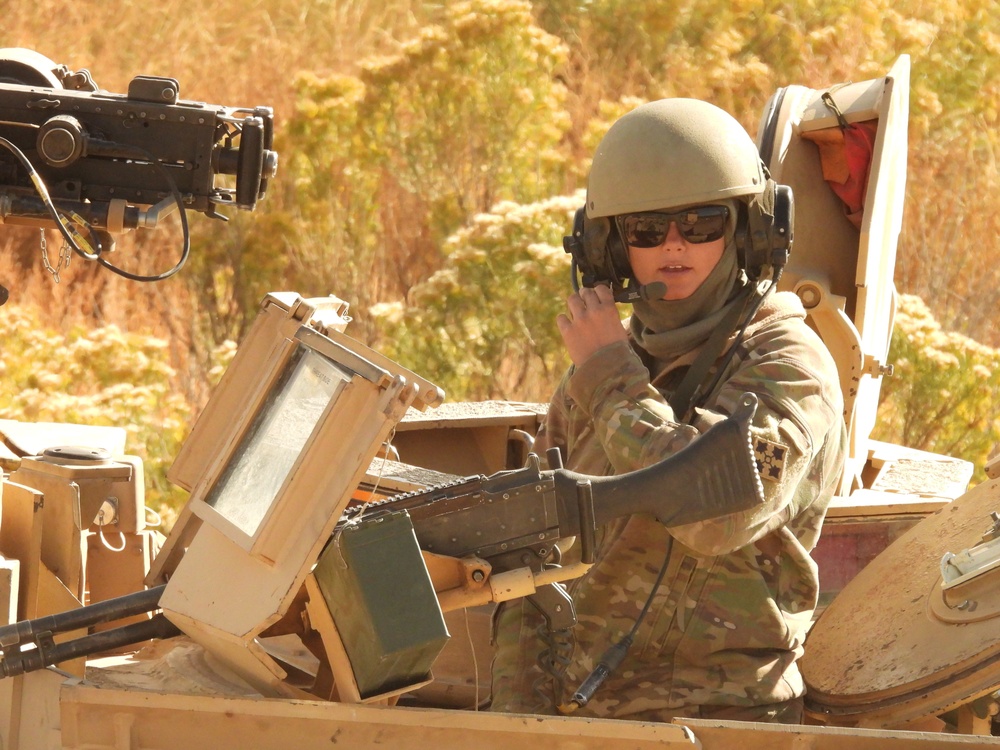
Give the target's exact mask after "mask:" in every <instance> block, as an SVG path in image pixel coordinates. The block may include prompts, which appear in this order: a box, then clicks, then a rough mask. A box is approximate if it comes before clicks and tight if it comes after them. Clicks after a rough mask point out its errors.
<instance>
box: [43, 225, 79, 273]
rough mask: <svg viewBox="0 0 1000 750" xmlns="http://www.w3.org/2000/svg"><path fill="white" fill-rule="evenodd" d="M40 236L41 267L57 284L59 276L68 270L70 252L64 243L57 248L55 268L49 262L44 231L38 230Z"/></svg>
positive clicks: (47, 244)
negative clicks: (57, 254) (57, 257)
mask: <svg viewBox="0 0 1000 750" xmlns="http://www.w3.org/2000/svg"><path fill="white" fill-rule="evenodd" d="M38 233H39V236H40V238H41V239H40V244H41V248H42V265H43V266H45V270H46V271H48V272H49V273H50V274H52V278H53V280H54V281H55V282H56V283H57V284H58V283H59V274H60V273H61V272H62V270H63V269H66V268H69V261H70V258H71V257H72V251H71V249H70V247H69V245H68V244H67V243H66V242H63V244H62V247H60V248H59V260H58V261H56V265H55V267H53V266H52V264H51V263H50V262H49V243H48V242H47V241H46V239H45V230H44V229H39V230H38Z"/></svg>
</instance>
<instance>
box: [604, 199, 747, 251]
mask: <svg viewBox="0 0 1000 750" xmlns="http://www.w3.org/2000/svg"><path fill="white" fill-rule="evenodd" d="M728 218H729V209H728V208H727V207H726V206H695V207H693V208H688V209H685V210H683V211H678V212H677V213H664V212H662V211H644V212H642V213H639V214H622V215H621V216H619V217H618V228H619V229H620V230H621V233H622V237H624V238H625V242H626V243H628V244H629V245H630V246H631V247H659V246H660V245H662V244H663V241H664V240H665V239H666V238H667V234H668V233H669V232H670V224H671V223H672V222H676V223H677V230H678V231H679V232H680V233H681V236H682V237H683V238H684V239H685V240H687V241H688V242H690V243H691V244H693V245H700V244H702V243H703V242H714V241H715V240H717V239H719V238H720V237H722V236H723V235H724V234H725V233H726V220H727V219H728Z"/></svg>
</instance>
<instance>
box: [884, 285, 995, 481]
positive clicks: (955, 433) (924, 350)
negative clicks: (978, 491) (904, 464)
mask: <svg viewBox="0 0 1000 750" xmlns="http://www.w3.org/2000/svg"><path fill="white" fill-rule="evenodd" d="M889 361H890V362H892V363H893V366H894V369H895V372H894V374H893V376H892V377H889V378H886V379H884V380H883V381H882V392H881V397H880V400H881V404H880V406H879V421H878V423H877V425H876V428H875V433H874V434H873V437H875V438H876V439H879V440H885V441H888V442H893V443H898V444H900V445H906V446H909V447H912V448H917V449H920V450H928V451H932V452H935V453H942V454H945V455H950V456H955V457H956V458H963V459H965V460H967V461H971V462H972V463H973V464H974V465H975V467H976V478H977V479H982V478H983V471H982V469H983V465H984V464H985V462H986V460H987V459H988V458H990V456H991V454H992V453H993V451H994V450H995V449H996V447H997V445H1000V418H998V417H997V412H996V408H995V405H996V404H997V403H1000V350H998V349H994V348H992V347H989V346H984V345H983V344H979V343H977V342H976V341H973V340H972V339H970V338H968V337H967V336H963V335H962V334H959V333H955V332H950V331H945V330H943V329H942V327H941V325H940V324H939V323H938V321H937V320H935V318H934V316H933V315H932V314H931V312H930V309H929V308H928V306H927V305H926V304H925V303H924V301H923V300H921V299H920V298H919V297H916V296H914V295H909V294H904V295H901V296H900V298H899V307H898V311H897V313H896V324H895V331H894V335H893V340H892V345H891V347H890V350H889Z"/></svg>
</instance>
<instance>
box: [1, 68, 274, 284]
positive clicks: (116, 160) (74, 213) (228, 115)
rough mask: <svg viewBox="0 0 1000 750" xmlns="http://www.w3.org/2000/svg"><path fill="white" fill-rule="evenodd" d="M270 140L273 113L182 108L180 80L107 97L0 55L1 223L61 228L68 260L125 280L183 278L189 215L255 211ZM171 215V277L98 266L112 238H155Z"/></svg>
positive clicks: (81, 75)
mask: <svg viewBox="0 0 1000 750" xmlns="http://www.w3.org/2000/svg"><path fill="white" fill-rule="evenodd" d="M273 141H274V116H273V113H272V110H271V109H270V108H269V107H253V108H245V107H225V106H218V105H212V104H205V103H202V102H194V101H184V100H181V99H180V98H179V85H178V82H177V81H176V80H175V79H173V78H164V77H157V76H137V77H135V78H133V79H132V82H131V83H130V84H129V87H128V93H127V94H125V95H122V94H113V93H108V92H106V91H101V90H99V89H98V87H97V85H96V84H95V83H94V81H93V79H92V77H91V75H90V72H89V71H87V70H80V71H78V72H73V71H70V70H68V69H67V68H66V66H64V65H57V64H55V63H54V62H52V61H51V60H49V59H48V58H46V57H44V56H43V55H40V54H38V53H37V52H33V51H31V50H25V49H0V147H2V148H0V223H7V224H22V225H29V226H38V227H42V228H56V229H59V230H60V232H61V233H62V234H63V237H64V239H65V240H66V243H67V245H68V246H69V247H70V248H72V249H73V251H74V252H76V253H77V254H79V255H82V256H83V257H85V258H88V259H89V260H96V261H98V262H99V263H101V264H102V265H104V266H105V267H107V268H109V269H110V270H113V271H115V272H117V273H120V274H121V275H123V276H126V277H127V278H132V279H134V280H140V281H152V280H160V279H162V278H166V277H168V276H170V275H172V274H173V273H176V272H177V271H178V270H179V269H180V267H181V266H182V265H183V263H184V261H185V260H186V258H187V252H188V249H189V237H188V227H187V219H186V216H185V211H186V209H188V208H190V209H193V210H195V211H199V212H201V213H204V214H205V215H207V216H209V217H211V218H215V219H223V220H225V218H226V217H225V216H223V215H222V214H220V213H218V211H217V209H218V208H219V207H225V206H236V207H237V208H240V209H244V210H248V211H251V210H253V209H254V208H255V207H256V205H257V201H259V200H260V199H262V198H263V197H264V195H265V193H266V192H267V186H268V180H269V179H270V178H272V177H273V176H274V175H275V173H276V170H277V164H278V156H277V153H276V152H275V151H274V150H273ZM216 175H234V176H235V178H236V179H235V187H224V186H221V185H217V184H216ZM175 209H176V210H178V211H179V212H180V218H181V225H182V229H183V233H184V247H183V250H182V253H181V257H180V260H179V262H178V263H177V264H176V266H175V267H174V268H173V269H171V270H170V271H168V272H167V273H163V274H158V275H156V276H150V277H147V276H137V275H135V274H130V273H128V272H125V271H123V270H121V269H119V268H117V267H115V266H112V265H111V264H110V263H109V262H108V261H107V260H106V258H104V257H103V253H104V252H105V251H107V250H110V249H111V248H113V245H114V238H113V235H114V234H118V233H121V232H124V231H126V230H129V229H152V228H154V227H156V226H157V224H158V222H159V220H160V219H161V218H162V217H164V216H166V215H168V214H169V213H171V212H172V211H174V210H175Z"/></svg>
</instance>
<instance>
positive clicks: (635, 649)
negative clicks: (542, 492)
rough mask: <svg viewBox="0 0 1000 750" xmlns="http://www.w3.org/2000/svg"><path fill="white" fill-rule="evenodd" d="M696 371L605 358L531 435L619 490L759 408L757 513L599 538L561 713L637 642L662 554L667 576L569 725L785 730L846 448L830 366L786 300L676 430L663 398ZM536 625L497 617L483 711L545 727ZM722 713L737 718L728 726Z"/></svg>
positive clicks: (608, 531) (587, 367)
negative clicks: (689, 720) (602, 663)
mask: <svg viewBox="0 0 1000 750" xmlns="http://www.w3.org/2000/svg"><path fill="white" fill-rule="evenodd" d="M696 355H697V350H695V351H692V352H690V353H688V354H687V355H684V356H682V357H680V358H678V359H677V360H676V361H673V362H669V363H667V362H656V361H652V362H650V361H648V359H649V358H648V356H647V364H643V361H642V360H641V359H640V357H639V356H638V354H637V352H636V347H635V346H634V345H633V346H632V347H630V345H629V344H628V343H624V342H623V343H620V344H612V345H610V346H607V347H605V348H604V349H601V350H600V351H598V352H597V353H596V354H595V355H594V356H592V357H591V358H590V359H589V360H587V361H586V362H585V363H584V364H583V365H582V366H580V367H577V368H571V369H570V371H569V372H568V373H567V375H566V377H565V378H564V379H563V382H562V383H561V385H560V387H559V389H558V390H557V391H556V394H555V396H554V397H553V399H552V402H551V404H550V408H549V413H548V417H547V419H546V422H545V424H544V426H543V428H542V430H541V432H540V434H539V439H538V444H537V448H538V452H539V453H540V454H542V455H544V450H545V449H546V448H548V447H551V446H557V447H559V448H560V449H561V451H562V453H563V456H566V457H568V460H567V462H566V464H567V467H568V468H572V469H574V470H577V471H582V472H586V473H590V474H598V475H605V474H611V473H623V472H627V471H632V470H635V469H638V468H640V467H643V466H647V465H649V464H652V463H655V462H656V461H657V460H659V459H662V458H664V457H665V456H667V455H670V454H672V453H675V452H676V451H678V450H680V449H681V448H683V447H684V446H685V445H687V444H689V443H690V442H691V441H693V440H695V439H696V438H697V437H698V435H699V434H701V433H704V432H705V431H706V430H707V429H708V428H709V427H711V426H712V425H713V424H715V423H716V422H718V421H720V420H722V419H724V417H725V415H726V414H729V413H731V412H732V411H733V410H734V408H735V407H736V405H737V404H738V402H739V399H740V396H741V395H742V394H743V393H744V392H747V391H749V392H752V393H755V394H756V395H757V396H758V398H759V400H760V406H759V408H758V410H757V414H756V416H755V418H754V421H753V426H752V431H753V436H754V442H755V448H756V449H757V451H758V461H759V464H758V465H759V469H760V474H761V477H762V479H763V480H764V481H763V485H764V489H765V503H764V507H763V508H758V509H755V510H754V511H751V512H745V513H738V514H733V515H730V516H726V517H723V518H720V519H717V520H713V521H707V522H702V523H697V524H690V525H687V526H680V527H674V528H670V529H667V528H665V527H663V526H662V525H660V524H659V523H658V522H656V521H655V520H653V519H651V518H649V517H646V516H638V515H636V516H631V517H626V518H623V519H619V520H618V521H616V522H614V523H611V524H608V525H607V526H605V527H603V528H601V529H599V531H598V550H599V551H598V557H597V562H596V564H595V565H594V567H593V568H592V569H591V570H590V572H589V573H588V575H586V576H585V577H584V578H582V579H579V580H577V581H573V582H571V583H570V584H569V590H570V592H571V593H572V595H573V598H574V601H575V603H576V607H577V613H578V617H579V623H578V625H577V626H576V627H575V628H573V630H572V631H571V633H570V634H569V645H571V647H572V654H571V656H569V658H568V663H566V664H565V665H564V667H563V669H562V670H560V671H561V672H562V675H561V676H562V677H563V678H564V679H563V680H562V682H563V691H562V695H560V696H559V697H558V699H557V703H565V702H566V701H568V700H569V698H570V696H571V695H572V693H573V692H574V691H575V690H576V689H577V688H578V686H579V685H580V683H581V682H582V681H583V680H584V679H585V678H586V677H587V675H588V674H589V673H590V671H591V669H593V667H594V666H595V664H596V663H597V661H598V660H599V659H600V658H601V656H602V654H603V653H604V652H605V650H606V649H607V648H608V647H609V646H611V645H612V644H614V643H615V642H617V641H618V640H619V639H620V638H621V637H622V636H623V635H625V634H626V633H627V632H628V631H629V630H630V629H631V628H632V626H633V624H634V622H635V620H636V617H637V616H638V614H639V612H640V610H641V609H642V607H643V604H644V603H645V601H646V599H647V597H648V595H649V593H650V591H651V590H652V588H653V584H654V582H655V580H656V577H657V573H658V572H659V570H660V567H661V565H662V564H663V561H664V557H665V556H667V555H669V562H668V564H667V568H666V574H665V577H664V579H663V583H662V585H661V586H660V587H659V589H658V590H657V593H656V595H655V597H654V598H653V602H652V606H651V608H650V610H649V613H648V615H647V617H646V619H645V621H644V622H643V624H642V626H641V628H640V629H639V631H638V633H637V634H636V639H635V642H634V644H633V646H632V648H631V650H630V651H629V654H628V656H627V657H626V659H625V661H624V662H623V663H622V664H621V666H620V667H619V668H618V669H617V670H616V672H615V673H613V674H612V675H611V677H609V678H608V680H607V681H606V682H605V683H604V685H603V687H602V688H601V689H600V690H598V691H597V693H596V694H595V696H594V698H593V699H592V700H591V702H590V703H589V704H588V705H587V706H586V707H585V708H583V709H581V710H580V711H579V712H578V713H579V714H580V715H587V716H598V717H609V718H629V719H638V720H654V721H667V720H669V719H670V718H672V717H674V716H706V717H708V716H730V717H741V716H745V717H748V718H755V719H775V718H777V719H778V720H781V718H782V717H781V716H780V715H779V716H777V717H776V716H775V714H776V713H779V714H780V712H781V710H782V708H783V707H784V706H786V705H789V704H791V705H793V706H794V704H795V701H796V699H800V697H801V695H802V694H803V692H804V686H803V682H802V678H801V676H800V674H799V670H798V667H797V665H796V659H797V658H798V657H799V656H800V655H801V653H802V642H803V639H804V637H805V633H806V630H807V628H808V625H809V622H810V617H811V615H812V612H813V609H814V608H815V606H816V601H817V595H818V588H819V582H818V576H817V570H816V565H815V563H814V562H813V560H812V558H811V557H810V556H809V550H810V549H812V547H813V546H814V545H815V544H816V540H817V538H818V536H819V532H820V527H821V525H822V522H823V517H824V513H825V511H826V507H827V505H828V503H829V501H830V498H831V496H832V495H833V493H834V489H835V485H836V482H837V481H838V479H839V475H840V472H841V469H842V464H843V459H844V455H845V448H846V431H845V427H844V421H843V417H842V412H843V398H842V396H841V393H840V387H839V380H838V377H837V370H836V366H835V364H834V362H833V359H832V358H831V356H830V354H829V352H828V351H827V350H826V348H825V347H824V345H823V344H822V342H821V341H820V340H819V338H818V337H817V336H816V335H815V333H813V331H812V330H811V329H810V328H809V327H808V326H807V325H806V324H805V314H804V311H803V309H802V306H801V304H800V303H799V301H798V298H797V297H795V295H793V294H790V293H777V294H773V295H772V296H771V297H770V298H769V299H768V301H767V302H766V303H765V305H764V307H763V308H762V309H761V310H760V311H759V312H758V314H757V316H756V318H755V319H754V321H753V322H752V323H751V325H750V326H749V327H748V329H747V334H746V337H745V338H744V340H743V342H742V344H741V345H740V346H739V348H738V351H737V354H736V356H735V357H734V358H733V360H732V362H731V363H730V365H729V366H728V367H727V371H726V374H725V376H724V377H723V378H722V379H721V380H720V384H719V386H718V387H717V388H716V389H715V391H714V392H713V393H712V394H710V396H709V398H708V399H707V401H705V402H704V403H705V408H703V409H699V410H698V412H697V414H696V417H695V418H694V419H693V424H691V425H686V424H678V423H677V422H676V421H675V417H674V414H673V411H672V409H671V408H670V406H669V405H668V403H667V401H666V398H665V397H666V396H668V395H669V394H671V393H672V392H673V390H674V389H675V388H676V387H677V385H678V383H679V381H680V379H681V378H682V377H683V373H684V371H685V369H686V367H685V366H686V365H690V363H691V362H692V361H693V360H694V358H695V356H696ZM651 372H652V373H655V376H654V377H653V378H652V382H651ZM577 546H578V545H577ZM541 622H542V621H541V618H540V616H539V615H538V613H537V612H536V611H535V610H534V609H533V608H532V607H531V606H530V605H526V604H525V603H523V602H516V603H511V604H509V605H507V606H505V607H504V608H503V609H502V611H501V613H500V615H499V617H498V620H497V632H496V646H497V651H496V657H495V662H494V671H493V690H494V693H493V696H494V697H493V709H494V710H501V711H511V712H520V713H553V712H554V709H553V708H552V706H551V703H550V705H548V706H546V705H545V701H544V699H540V698H539V697H538V695H537V694H536V693H535V691H534V690H533V687H534V686H536V682H538V678H539V677H540V676H542V674H543V673H542V671H541V670H540V669H539V667H538V664H537V655H538V653H539V652H540V651H542V649H543V648H544V647H545V646H544V643H542V642H541V641H540V640H539V638H538V635H537V632H536V631H537V628H538V626H539V624H540V623H541ZM538 684H541V683H540V682H539V683H538ZM546 687H547V689H548V685H546ZM550 701H551V698H550ZM799 703H800V701H799ZM733 707H735V708H736V713H727V712H731V711H732V710H733ZM772 707H774V708H772ZM741 708H742V709H744V711H743V713H740V709H741ZM720 712H721V713H720ZM791 718H792V720H793V721H794V719H795V716H792V717H791Z"/></svg>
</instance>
